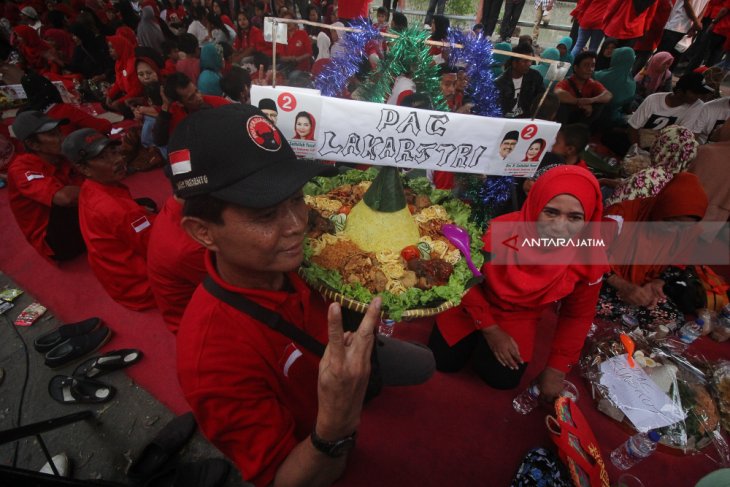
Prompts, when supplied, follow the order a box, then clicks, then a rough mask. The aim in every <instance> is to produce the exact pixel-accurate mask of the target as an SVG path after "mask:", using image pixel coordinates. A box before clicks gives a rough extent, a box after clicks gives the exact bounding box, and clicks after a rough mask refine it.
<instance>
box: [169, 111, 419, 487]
mask: <svg viewBox="0 0 730 487" xmlns="http://www.w3.org/2000/svg"><path fill="white" fill-rule="evenodd" d="M264 140H268V141H269V142H267V143H266V147H264V145H263V144H264V142H263V141H264ZM169 147H170V159H171V160H181V161H189V164H190V165H189V166H187V167H185V168H184V170H182V171H177V174H174V175H173V185H174V186H175V192H176V195H177V196H178V197H181V198H183V199H184V200H185V203H184V204H183V218H182V226H183V228H184V229H185V231H186V232H187V233H188V234H189V235H190V236H191V237H192V238H193V239H194V240H195V241H197V242H198V243H199V244H201V245H202V246H204V247H205V248H206V249H207V252H206V255H205V265H206V268H207V271H208V274H209V275H210V276H211V281H210V282H209V284H205V285H204V286H199V287H198V289H197V290H196V291H195V294H193V298H192V299H191V301H190V303H189V305H188V307H187V309H186V310H185V314H184V315H183V318H182V321H181V323H180V328H179V331H178V335H177V355H178V362H177V363H178V376H179V379H180V385H181V387H182V391H183V393H184V395H185V398H186V399H187V401H188V403H189V404H190V406H191V408H192V411H193V413H194V414H195V418H196V420H197V422H198V424H199V425H200V428H201V430H202V432H203V434H204V435H205V436H206V437H207V438H208V439H209V440H210V441H211V442H212V443H213V444H215V445H216V446H217V447H218V448H220V449H221V451H223V453H224V454H225V455H226V456H228V458H230V459H231V460H232V461H233V462H234V463H235V464H236V466H237V467H238V469H239V470H240V472H241V474H242V476H243V477H244V478H245V480H246V481H248V482H251V483H253V484H254V485H257V486H264V485H272V484H281V485H322V486H324V485H330V484H331V483H332V482H334V481H335V480H336V479H337V478H338V477H339V476H340V475H341V474H342V472H343V471H344V469H345V464H346V461H347V457H348V452H349V450H351V449H352V448H353V447H354V446H355V436H356V432H357V429H358V426H359V424H360V415H361V410H362V406H363V398H364V395H365V390H366V386H367V383H368V377H369V375H370V360H371V350H372V348H373V343H374V335H373V333H374V327H375V323H376V322H377V321H378V317H377V314H378V312H379V308H380V298H375V299H374V300H373V302H372V303H371V305H370V307H369V309H368V312H367V313H366V315H365V317H364V319H363V321H362V323H361V324H360V326H359V329H357V330H356V331H353V332H348V333H344V334H343V329H342V312H341V310H340V306H339V305H338V304H332V305H329V306H328V304H327V303H326V302H325V300H323V299H322V297H321V296H320V295H319V294H317V293H315V292H314V291H312V290H310V289H309V288H308V287H307V285H306V284H305V283H304V281H302V279H301V278H300V277H299V276H298V275H297V273H296V269H297V268H298V267H299V265H300V264H301V262H302V259H303V241H304V235H305V232H306V231H307V211H308V210H307V206H306V204H305V203H304V198H303V196H302V187H303V186H304V184H305V183H306V182H307V181H308V180H309V179H310V178H312V177H313V176H317V175H321V174H325V173H328V174H331V171H332V169H331V167H329V168H328V167H327V166H325V165H323V164H320V163H318V162H314V161H303V160H297V158H296V156H295V154H294V152H293V151H292V149H291V147H289V145H288V143H287V142H286V140H285V139H284V137H283V135H282V134H281V132H279V131H278V130H277V129H276V128H275V127H274V126H273V124H272V123H271V122H270V121H269V120H268V119H266V117H265V116H264V114H263V113H262V112H260V111H259V110H257V109H256V108H254V107H251V106H250V105H239V104H235V105H230V106H226V107H221V108H217V109H215V110H204V111H201V112H199V113H196V114H194V115H192V116H190V117H189V118H188V119H186V120H185V121H183V122H182V123H181V124H180V126H179V127H178V129H177V130H176V131H175V133H174V134H173V137H172V140H171V141H170V146H169ZM178 158H179V159H178ZM211 284H212V285H213V286H215V287H217V288H219V289H221V290H222V291H224V292H226V291H227V293H230V295H232V296H234V297H235V298H236V299H239V300H240V299H244V300H247V301H250V302H252V303H255V305H258V306H259V307H261V308H264V309H265V310H266V312H267V313H271V314H275V315H280V316H281V317H282V318H283V319H284V320H286V321H288V322H290V323H291V324H292V326H293V327H294V328H296V329H298V330H299V331H300V332H303V333H304V334H307V335H309V336H310V337H312V338H314V339H315V340H317V341H319V342H320V343H321V344H322V345H323V346H324V345H325V344H326V348H325V351H324V355H323V357H322V358H321V359H320V358H319V356H317V355H316V354H314V353H312V352H310V351H309V350H308V349H307V348H306V347H304V346H302V345H301V344H299V343H295V342H294V341H293V339H292V338H289V337H288V336H287V335H284V334H283V333H282V332H280V331H277V330H274V329H273V328H269V327H268V326H267V325H265V324H264V323H262V322H261V321H259V320H257V319H255V318H253V317H252V316H250V315H249V314H247V313H246V312H245V311H243V310H241V309H240V308H239V307H238V306H231V305H229V304H226V303H225V302H224V301H222V300H221V298H220V297H217V296H218V294H217V293H212V292H211V291H210V289H211V288H210V287H209V285H211ZM327 323H329V325H327ZM379 341H382V342H383V345H382V346H378V347H377V354H378V360H379V363H380V368H381V370H382V377H383V382H384V384H391V385H395V384H400V385H406V384H413V383H420V382H424V381H425V380H427V379H428V377H430V375H431V374H432V373H433V356H432V354H431V352H430V351H428V350H427V349H425V348H423V347H419V346H415V345H412V344H406V343H404V342H400V341H398V340H393V339H385V338H380V339H379ZM396 354H397V355H396ZM396 357H397V358H396ZM392 359H395V360H396V363H397V365H396V364H395V363H392V362H391V360H392ZM394 365H395V368H393V366H394ZM391 374H394V375H391ZM396 376H400V377H396Z"/></svg>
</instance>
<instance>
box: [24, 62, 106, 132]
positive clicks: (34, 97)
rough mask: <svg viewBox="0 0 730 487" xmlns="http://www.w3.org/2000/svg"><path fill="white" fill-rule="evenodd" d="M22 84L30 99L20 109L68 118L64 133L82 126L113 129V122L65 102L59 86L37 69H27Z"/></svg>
mask: <svg viewBox="0 0 730 487" xmlns="http://www.w3.org/2000/svg"><path fill="white" fill-rule="evenodd" d="M20 84H21V85H23V91H25V95H26V96H27V97H28V101H27V102H26V104H25V105H23V107H21V109H20V111H25V110H35V111H39V112H43V113H44V114H45V115H46V116H48V117H50V118H52V119H54V120H64V119H65V120H67V122H68V123H65V124H63V125H62V126H61V133H62V134H63V135H68V134H70V133H71V132H73V131H74V130H78V129H81V128H91V129H94V130H97V131H99V132H101V133H104V134H108V133H109V132H110V131H111V129H112V124H111V122H110V121H109V120H105V119H103V118H97V117H94V116H93V115H90V114H89V113H87V112H85V111H84V110H81V109H80V108H78V107H77V106H76V105H72V104H70V103H64V101H63V99H62V98H61V94H60V93H59V92H58V88H56V87H55V86H54V85H53V83H51V81H50V80H49V79H48V78H46V77H44V76H41V75H40V74H38V73H36V72H35V71H30V70H28V71H26V72H25V75H24V76H23V77H22V78H21V80H20Z"/></svg>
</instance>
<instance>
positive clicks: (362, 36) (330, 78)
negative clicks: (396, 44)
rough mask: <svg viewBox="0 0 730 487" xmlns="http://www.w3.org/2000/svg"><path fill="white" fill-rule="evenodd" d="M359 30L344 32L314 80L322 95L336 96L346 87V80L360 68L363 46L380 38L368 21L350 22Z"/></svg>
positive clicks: (363, 56) (364, 55)
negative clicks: (331, 55)
mask: <svg viewBox="0 0 730 487" xmlns="http://www.w3.org/2000/svg"><path fill="white" fill-rule="evenodd" d="M350 27H353V28H355V29H358V30H359V32H346V33H345V34H344V36H343V37H342V49H339V50H338V51H337V52H336V53H335V55H334V56H333V57H332V58H331V60H330V62H329V63H327V65H326V66H325V67H324V69H323V70H322V72H321V73H319V76H317V77H316V78H315V80H314V86H315V87H316V88H317V89H318V90H320V91H321V92H322V94H323V95H324V96H337V95H339V94H340V93H342V91H343V90H344V89H345V88H346V87H347V82H348V80H349V79H350V78H352V77H353V76H354V75H355V74H356V73H357V71H358V69H359V68H360V63H361V62H362V60H363V59H364V58H365V57H366V54H365V46H366V45H367V44H368V42H370V41H372V40H376V39H380V32H379V31H378V29H377V28H375V26H373V25H372V24H371V23H370V21H368V20H366V19H359V20H357V21H354V22H352V23H351V24H350Z"/></svg>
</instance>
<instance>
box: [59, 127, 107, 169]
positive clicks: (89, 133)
mask: <svg viewBox="0 0 730 487" xmlns="http://www.w3.org/2000/svg"><path fill="white" fill-rule="evenodd" d="M120 143H121V142H120V141H118V140H112V139H109V138H107V137H104V135H102V134H100V133H99V132H97V131H96V130H94V129H88V128H87V129H79V130H76V131H75V132H72V133H71V134H69V136H68V137H66V138H65V139H64V141H63V144H61V151H62V152H63V155H64V156H66V158H67V159H68V160H69V161H71V162H81V161H83V160H85V159H90V158H93V157H96V156H98V155H99V154H101V151H103V150H104V149H106V148H107V147H108V146H109V145H118V144H120Z"/></svg>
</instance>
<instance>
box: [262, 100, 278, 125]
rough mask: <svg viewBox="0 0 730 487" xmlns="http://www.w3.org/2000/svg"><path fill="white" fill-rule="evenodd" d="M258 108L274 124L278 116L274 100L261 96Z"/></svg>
mask: <svg viewBox="0 0 730 487" xmlns="http://www.w3.org/2000/svg"><path fill="white" fill-rule="evenodd" d="M259 110H261V111H262V112H264V115H266V116H267V117H269V120H271V122H272V123H273V124H274V125H276V122H277V120H278V118H279V110H278V109H277V108H276V102H275V101H274V100H272V99H271V98H262V99H260V100H259Z"/></svg>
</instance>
